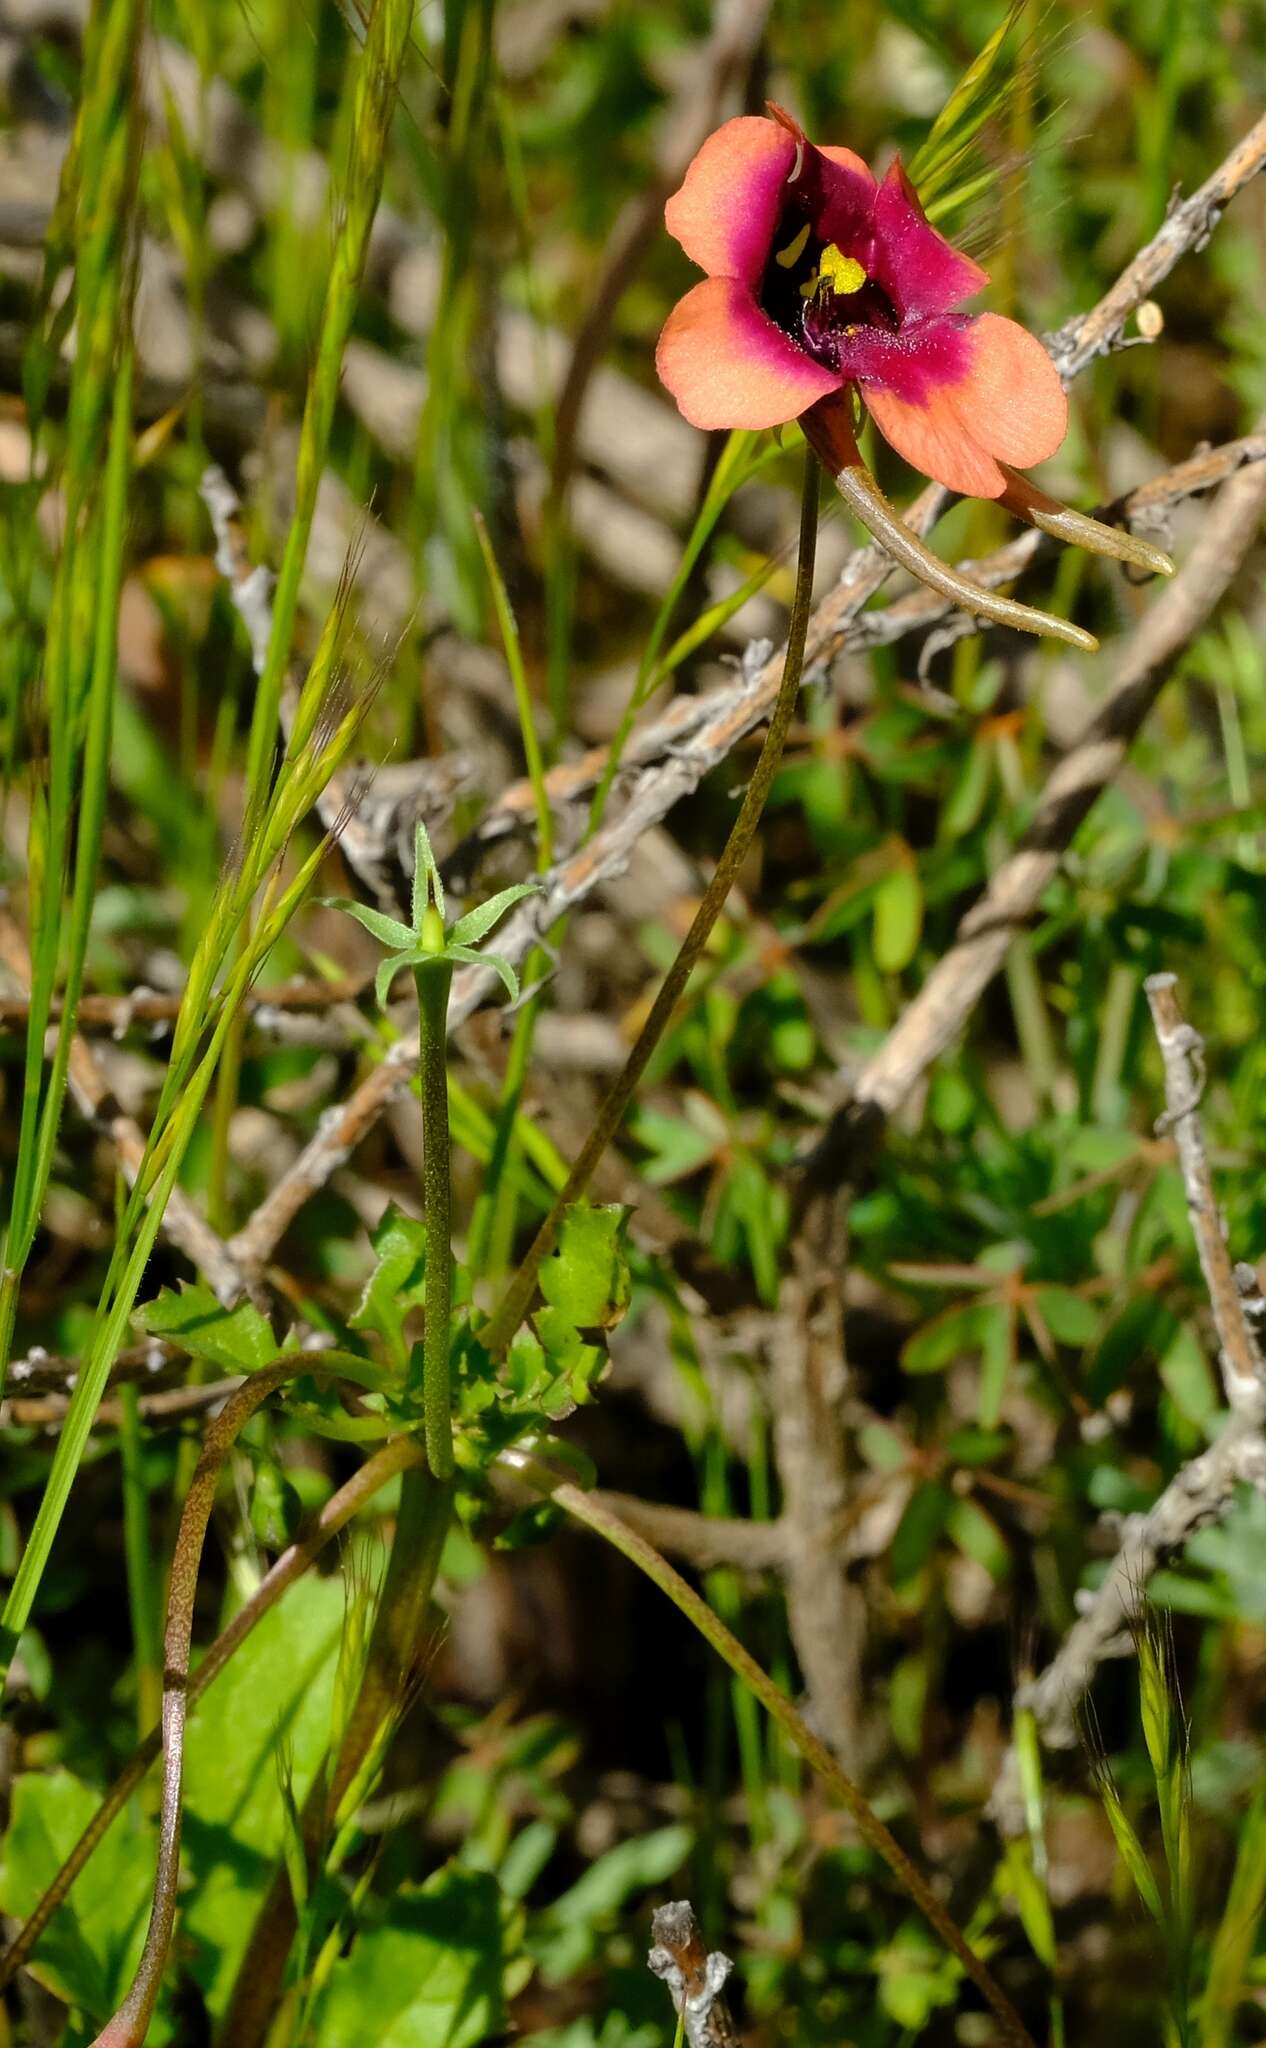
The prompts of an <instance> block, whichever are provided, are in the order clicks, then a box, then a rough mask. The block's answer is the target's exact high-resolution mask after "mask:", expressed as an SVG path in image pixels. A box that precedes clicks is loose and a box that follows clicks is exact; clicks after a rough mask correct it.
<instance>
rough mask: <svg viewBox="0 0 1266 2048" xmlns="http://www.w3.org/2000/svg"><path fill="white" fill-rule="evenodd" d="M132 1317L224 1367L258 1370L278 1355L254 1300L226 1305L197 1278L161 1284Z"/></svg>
mask: <svg viewBox="0 0 1266 2048" xmlns="http://www.w3.org/2000/svg"><path fill="white" fill-rule="evenodd" d="M132 1320H133V1322H135V1323H137V1324H139V1326H140V1328H141V1329H142V1330H146V1331H148V1332H149V1335H150V1336H151V1337H167V1338H169V1339H170V1340H171V1342H172V1343H173V1344H179V1345H180V1347H181V1349H182V1350H183V1351H187V1352H188V1353H189V1356H190V1357H191V1358H203V1359H205V1360H206V1361H207V1363H208V1365H216V1366H219V1367H220V1368H221V1369H222V1370H224V1371H227V1372H258V1371H259V1369H260V1367H261V1366H264V1365H270V1364H271V1363H272V1361H273V1359H274V1358H275V1357H276V1356H277V1340H276V1338H275V1337H274V1336H273V1333H272V1330H271V1329H270V1328H269V1325H268V1321H267V1319H266V1318H265V1317H264V1316H262V1315H261V1314H260V1312H259V1310H258V1309H257V1308H256V1307H255V1306H254V1304H253V1303H252V1302H249V1301H242V1302H238V1304H237V1305H236V1307H234V1308H225V1306H224V1304H223V1302H221V1301H219V1300H217V1298H216V1296H215V1295H214V1294H213V1293H212V1291H211V1289H210V1288H209V1287H207V1286H205V1285H203V1283H202V1282H201V1281H192V1282H191V1281H188V1280H184V1281H182V1282H181V1284H180V1288H179V1290H174V1289H172V1288H166V1287H165V1288H164V1289H163V1291H162V1293H161V1294H159V1295H156V1296H155V1298H154V1300H153V1301H147V1302H144V1303H143V1304H142V1306H141V1307H140V1308H138V1309H137V1310H135V1312H134V1314H133V1317H132Z"/></svg>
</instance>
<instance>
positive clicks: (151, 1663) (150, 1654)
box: [119, 1382, 163, 1735]
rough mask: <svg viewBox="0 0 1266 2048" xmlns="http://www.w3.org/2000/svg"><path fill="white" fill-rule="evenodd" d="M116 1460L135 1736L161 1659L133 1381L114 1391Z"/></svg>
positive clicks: (146, 1722)
mask: <svg viewBox="0 0 1266 2048" xmlns="http://www.w3.org/2000/svg"><path fill="white" fill-rule="evenodd" d="M119 1410H120V1420H119V1460H120V1464H121V1467H122V1473H123V1550H124V1558H125V1562H126V1565H127V1594H128V1606H129V1607H130V1609H131V1613H132V1643H133V1647H134V1650H135V1653H136V1714H137V1728H138V1733H139V1734H141V1735H144V1733H145V1731H146V1729H147V1728H150V1727H152V1726H153V1723H154V1721H155V1720H156V1719H157V1717H158V1711H159V1708H160V1706H161V1704H162V1697H163V1656H162V1641H161V1638H160V1635H159V1628H158V1614H159V1594H158V1589H157V1586H156V1583H155V1579H154V1566H153V1557H152V1554H151V1547H150V1530H149V1490H148V1488H147V1487H146V1484H145V1465H144V1443H143V1439H142V1436H141V1401H140V1393H139V1391H138V1389H137V1387H136V1384H135V1382H129V1383H128V1384H127V1385H126V1386H123V1387H120V1389H119Z"/></svg>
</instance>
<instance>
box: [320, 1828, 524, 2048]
mask: <svg viewBox="0 0 1266 2048" xmlns="http://www.w3.org/2000/svg"><path fill="white" fill-rule="evenodd" d="M504 2025H505V2010H504V2004H503V1994H502V1924H501V1911H500V1902H499V1899H498V1894H497V1887H496V1884H495V1883H494V1881H493V1879H492V1878H491V1877H488V1876H486V1875H485V1874H484V1873H482V1872H480V1871H470V1870H462V1869H461V1868H460V1867H458V1866H456V1865H452V1864H450V1865H448V1866H447V1867H446V1868H445V1869H443V1870H437V1871H436V1872H435V1873H434V1875H433V1876H431V1877H429V1878H428V1879H427V1881H426V1883H425V1884H424V1885H418V1886H407V1887H405V1888H403V1889H402V1890H400V1891H397V1892H396V1893H395V1894H394V1896H393V1897H392V1899H391V1901H390V1903H389V1904H388V1905H387V1906H386V1907H385V1908H384V1909H383V1911H382V1912H381V1914H379V1915H377V1916H375V1918H374V1919H373V1920H372V1921H370V1922H369V1923H368V1924H367V1925H365V1926H363V1927H362V1928H361V1929H360V1930H359V1932H358V1933H357V1935H356V1938H355V1940H354V1942H353V1944H352V1948H351V1952H350V1954H349V1955H347V1956H345V1957H342V1958H340V1960H339V1961H338V1962H337V1963H336V1964H335V1966H334V1970H333V1972H332V1975H331V1978H330V1985H329V1990H328V1991H327V1993H326V1995H325V1998H324V2001H323V2003H322V2005H321V2009H320V2015H319V2019H318V2024H317V2030H316V2036H315V2038H316V2041H317V2042H318V2043H319V2048H359V2044H360V2043H361V2042H362V2041H364V2040H366V2039H370V2040H373V2041H375V2042H380V2043H381V2044H382V2048H476V2044H477V2043H479V2042H482V2041H487V2040H488V2039H490V2038H491V2037H492V2036H493V2035H495V2034H497V2033H499V2032H500V2031H501V2030H502V2028H503V2027H504Z"/></svg>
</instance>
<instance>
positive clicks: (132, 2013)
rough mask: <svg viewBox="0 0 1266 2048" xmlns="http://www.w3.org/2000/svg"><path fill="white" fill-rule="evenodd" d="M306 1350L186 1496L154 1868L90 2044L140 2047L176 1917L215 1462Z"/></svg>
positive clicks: (275, 1370) (224, 1413)
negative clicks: (122, 1971) (197, 1615)
mask: <svg viewBox="0 0 1266 2048" xmlns="http://www.w3.org/2000/svg"><path fill="white" fill-rule="evenodd" d="M319 1367H320V1361H319V1359H316V1360H314V1358H313V1357H312V1354H311V1353H310V1352H298V1353H294V1352H292V1353H289V1354H288V1355H287V1356H286V1357H284V1358H279V1359H277V1360H276V1362H275V1363H274V1364H272V1365H269V1366H265V1367H264V1368H263V1370H262V1371H260V1372H257V1373H255V1374H253V1375H252V1377H251V1378H250V1379H249V1380H248V1381H247V1382H246V1384H245V1386H243V1387H241V1388H239V1390H238V1392H237V1393H236V1394H234V1396H233V1398H232V1400H230V1401H228V1402H227V1403H226V1404H225V1406H224V1407H223V1408H222V1409H221V1411H220V1413H219V1414H218V1415H217V1416H216V1417H215V1419H214V1421H213V1422H212V1423H211V1424H210V1426H209V1427H208V1429H207V1434H206V1438H205V1441H204V1443H203V1446H202V1451H201V1455H200V1456H199V1459H198V1463H197V1466H196V1468H195V1470H194V1475H193V1480H192V1483H191V1484H190V1487H189V1492H188V1494H187V1495H186V1497H185V1505H184V1510H183V1512H182V1514H181V1517H180V1530H179V1533H178V1535H177V1537H176V1547H175V1551H174V1553H173V1556H172V1564H171V1589H170V1592H169V1595H168V1601H167V1629H166V1633H165V1635H164V1637H163V1713H162V1741H163V1796H162V1807H161V1810H160V1814H159V1822H158V1869H157V1871H156V1873H155V1877H154V1903H153V1906H152V1908H151V1910H150V1921H149V1931H148V1933H147V1934H146V1937H145V1947H144V1950H143V1951H142V1954H141V1960H140V1963H139V1964H138V1965H137V1971H136V1975H135V1977H134V1978H133V1980H132V1988H131V1990H130V1991H129V1992H128V1995H127V1997H126V1998H125V1999H124V2001H123V2003H122V2005H121V2006H120V2007H119V2009H118V2011H117V2012H116V2013H115V2014H114V2016H113V2018H112V2019H110V2020H108V2021H107V2022H106V2025H105V2026H104V2027H103V2028H102V2030H101V2032H100V2033H99V2034H98V2035H97V2037H96V2040H95V2041H94V2043H93V2048H140V2043H141V2042H142V2041H144V2039H145V2035H146V2032H147V2030H148V2028H149V2023H150V2020H151V2018H152V2017H153V2012H154V2006H155V2004H156V2002H157V1999H158V1989H159V1986H160V1984H161V1983H162V1979H163V1970H164V1968H165V1967H166V1963H167V1951H168V1949H169V1948H170V1946H171V1936H172V1928H173V1927H174V1925H175V1921H176V1885H177V1880H178V1878H179V1875H180V1823H181V1787H182V1784H183V1780H184V1768H185V1721H186V1718H187V1715H188V1706H189V1644H190V1640H191V1637H192V1634H193V1603H194V1596H195V1594H196V1593H197V1590H198V1567H199V1565H200V1564H201V1562H202V1545H203V1541H204V1539H205V1537H206V1533H207V1523H208V1522H209V1521H210V1519H211V1509H212V1507H213V1506H214V1505H215V1494H216V1487H217V1486H218V1484H219V1480H220V1471H221V1467H222V1466H223V1464H224V1460H225V1459H226V1457H227V1456H228V1454H229V1452H230V1451H231V1450H232V1448H233V1445H234V1444H235V1443H236V1442H237V1438H238V1435H239V1433H240V1432H241V1430H242V1429H243V1428H244V1427H245V1425H246V1424H247V1423H248V1422H249V1421H250V1418H251V1416H252V1415H254V1414H255V1412H256V1410H257V1409H258V1408H260V1407H262V1406H263V1403H264V1402H265V1401H266V1400H267V1399H268V1397H269V1395H270V1394H274V1393H276V1391H277V1389H278V1387H280V1386H282V1385H283V1384H284V1382H285V1381H286V1380H288V1379H293V1378H294V1376H295V1374H296V1373H301V1372H313V1371H316V1370H319Z"/></svg>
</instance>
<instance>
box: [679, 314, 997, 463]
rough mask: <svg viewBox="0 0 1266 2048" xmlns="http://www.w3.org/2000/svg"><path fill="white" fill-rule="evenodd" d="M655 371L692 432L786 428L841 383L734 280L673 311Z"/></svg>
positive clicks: (832, 372) (840, 380)
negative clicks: (785, 426)
mask: <svg viewBox="0 0 1266 2048" xmlns="http://www.w3.org/2000/svg"><path fill="white" fill-rule="evenodd" d="M655 367H656V369H657V370H658V371H659V375H660V379H661V381H662V382H663V383H664V384H666V385H667V387H668V389H669V391H671V393H672V395H673V397H674V398H675V399H676V401H677V404H678V406H679V407H680V409H681V411H682V413H683V414H684V415H685V417H686V418H687V419H688V420H689V421H690V424H691V426H692V427H705V428H713V427H752V428H758V427H778V426H782V425H783V423H784V422H785V421H787V420H794V419H797V418H798V417H799V415H800V414H801V413H802V412H804V411H805V409H806V408H807V407H808V406H811V405H813V404H814V403H815V402H816V401H817V400H818V399H819V398H824V397H825V396H826V394H827V392H828V391H838V389H839V388H840V385H841V383H842V382H843V379H842V378H840V377H839V376H837V374H836V373H835V371H833V370H827V369H824V368H823V367H822V365H821V363H815V362H814V360H813V358H812V356H807V355H805V353H804V351H803V350H802V349H798V348H797V347H796V345H795V343H794V342H791V341H788V339H787V337H786V335H785V334H783V333H782V331H781V330H780V329H779V328H777V327H775V325H774V323H773V321H772V320H770V319H769V318H768V317H767V316H766V315H765V314H764V313H762V312H761V309H760V307H759V306H758V305H757V303H756V301H755V299H754V298H753V296H752V293H751V291H750V289H749V288H748V286H747V285H745V284H740V283H739V282H738V280H737V279H736V278H732V277H708V278H705V279H704V281H703V283H702V284H697V285H696V286H695V288H694V290H693V291H691V292H687V293H686V296H685V298H684V299H682V300H681V302H680V304H679V305H676V306H674V307H673V310H672V312H671V313H670V314H669V316H668V320H667V322H666V324H665V327H664V331H663V333H662V334H661V335H660V337H659V347H658V348H657V349H656V351H655ZM998 489H999V490H1001V489H1002V480H1001V477H999V481H998Z"/></svg>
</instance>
